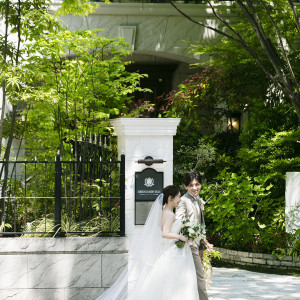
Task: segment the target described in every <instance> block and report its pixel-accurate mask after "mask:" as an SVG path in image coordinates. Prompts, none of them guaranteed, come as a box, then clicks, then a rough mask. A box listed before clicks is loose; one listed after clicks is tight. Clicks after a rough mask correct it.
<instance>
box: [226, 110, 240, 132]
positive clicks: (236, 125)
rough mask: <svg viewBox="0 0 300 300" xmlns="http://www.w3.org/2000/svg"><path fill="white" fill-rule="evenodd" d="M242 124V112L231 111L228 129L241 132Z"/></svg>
mask: <svg viewBox="0 0 300 300" xmlns="http://www.w3.org/2000/svg"><path fill="white" fill-rule="evenodd" d="M240 126H241V113H239V112H231V113H229V115H228V118H227V129H228V131H231V132H236V133H238V132H240V129H241V128H240Z"/></svg>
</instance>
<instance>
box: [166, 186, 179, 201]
mask: <svg viewBox="0 0 300 300" xmlns="http://www.w3.org/2000/svg"><path fill="white" fill-rule="evenodd" d="M179 192H180V190H179V188H178V187H176V186H174V185H168V186H166V187H165V188H164V189H163V194H164V198H163V205H165V204H167V203H168V198H169V196H172V197H173V198H174V197H176V196H177V195H178V194H179Z"/></svg>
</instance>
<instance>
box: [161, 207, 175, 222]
mask: <svg viewBox="0 0 300 300" xmlns="http://www.w3.org/2000/svg"><path fill="white" fill-rule="evenodd" d="M162 219H163V220H174V219H175V214H174V213H173V212H172V211H170V210H166V209H164V210H163V213H162Z"/></svg>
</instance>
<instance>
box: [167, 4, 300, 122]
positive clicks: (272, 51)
mask: <svg viewBox="0 0 300 300" xmlns="http://www.w3.org/2000/svg"><path fill="white" fill-rule="evenodd" d="M207 2H208V5H209V7H210V8H211V9H212V12H213V14H214V16H215V17H216V18H217V19H218V20H219V22H220V24H221V25H222V26H223V27H224V29H225V30H222V29H220V28H217V27H212V26H209V25H207V24H205V23H202V22H199V21H197V20H195V19H193V18H192V17H190V16H188V15H187V14H185V13H184V12H183V11H182V10H180V9H179V8H178V7H177V6H176V5H175V4H174V3H173V1H170V3H171V5H172V6H173V7H174V8H175V9H177V10H178V11H179V12H180V13H181V14H182V15H183V16H184V17H186V18H187V19H188V20H190V21H191V22H193V23H195V24H197V25H199V26H201V27H205V28H208V29H211V30H213V31H215V32H217V33H218V34H220V35H221V36H222V37H223V39H222V43H223V45H222V47H218V48H216V49H215V50H220V49H221V48H223V49H225V52H224V53H225V55H226V56H227V58H228V57H229V54H230V56H231V58H232V59H231V61H233V60H235V62H234V64H232V65H231V67H235V66H236V65H237V64H239V63H245V62H248V61H249V60H252V61H254V62H255V63H256V65H257V66H258V67H259V69H260V70H261V72H262V73H263V74H264V75H265V78H266V80H267V81H268V83H269V86H271V87H272V88H274V89H277V90H278V91H280V92H281V93H282V95H284V97H285V98H286V99H288V100H289V101H290V102H291V103H292V105H293V107H294V109H295V110H296V112H297V115H298V117H299V118H300V87H299V82H298V81H299V65H300V64H299V49H297V47H295V43H296V42H297V38H298V37H299V33H300V25H299V18H298V15H297V10H296V8H295V6H294V4H293V1H292V0H288V2H287V1H283V0H275V1H269V0H265V1H264V0H256V1H253V0H245V1H243V0H236V1H234V3H233V5H232V6H231V9H232V11H233V12H234V13H236V14H237V15H238V17H239V24H238V25H236V24H230V23H229V22H227V21H226V20H225V18H223V17H222V16H221V15H220V14H218V12H217V9H216V8H215V7H214V5H213V4H212V2H211V1H209V0H208V1H207ZM283 20H284V21H283ZM209 48H210V49H212V47H209ZM194 51H195V52H197V51H199V52H201V53H203V51H204V52H205V53H206V54H208V55H211V54H213V55H214V60H215V63H216V58H217V57H219V58H221V57H222V56H223V55H222V54H221V52H220V51H215V52H214V53H212V52H211V51H207V49H206V50H205V49H203V47H202V46H200V47H195V49H194ZM223 58H224V56H223ZM219 61H220V60H219ZM223 61H224V60H223ZM229 61H230V60H229ZM226 63H228V61H226V62H225V64H226Z"/></svg>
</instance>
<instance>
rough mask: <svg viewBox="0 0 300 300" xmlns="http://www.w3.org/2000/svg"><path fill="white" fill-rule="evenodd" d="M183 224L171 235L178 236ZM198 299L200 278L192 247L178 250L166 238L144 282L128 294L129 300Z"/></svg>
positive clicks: (174, 229) (172, 230)
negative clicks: (198, 281)
mask: <svg viewBox="0 0 300 300" xmlns="http://www.w3.org/2000/svg"><path fill="white" fill-rule="evenodd" d="M181 225H182V223H181V221H180V220H175V222H174V223H173V224H172V228H171V232H172V233H175V234H179V232H180V229H181ZM154 299H163V300H182V299H189V300H199V295H198V290H197V276H196V271H195V266H194V261H193V257H192V253H191V250H190V247H189V245H188V244H187V243H186V244H185V245H184V247H183V248H178V247H177V246H176V245H175V240H173V239H163V242H162V249H161V251H160V254H159V256H158V259H157V261H156V263H155V264H154V267H153V269H152V270H151V271H150V272H149V275H148V277H147V278H146V279H145V281H144V282H143V283H142V284H141V285H138V286H136V287H135V288H134V290H133V291H132V292H131V293H129V296H128V298H127V300H154Z"/></svg>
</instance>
